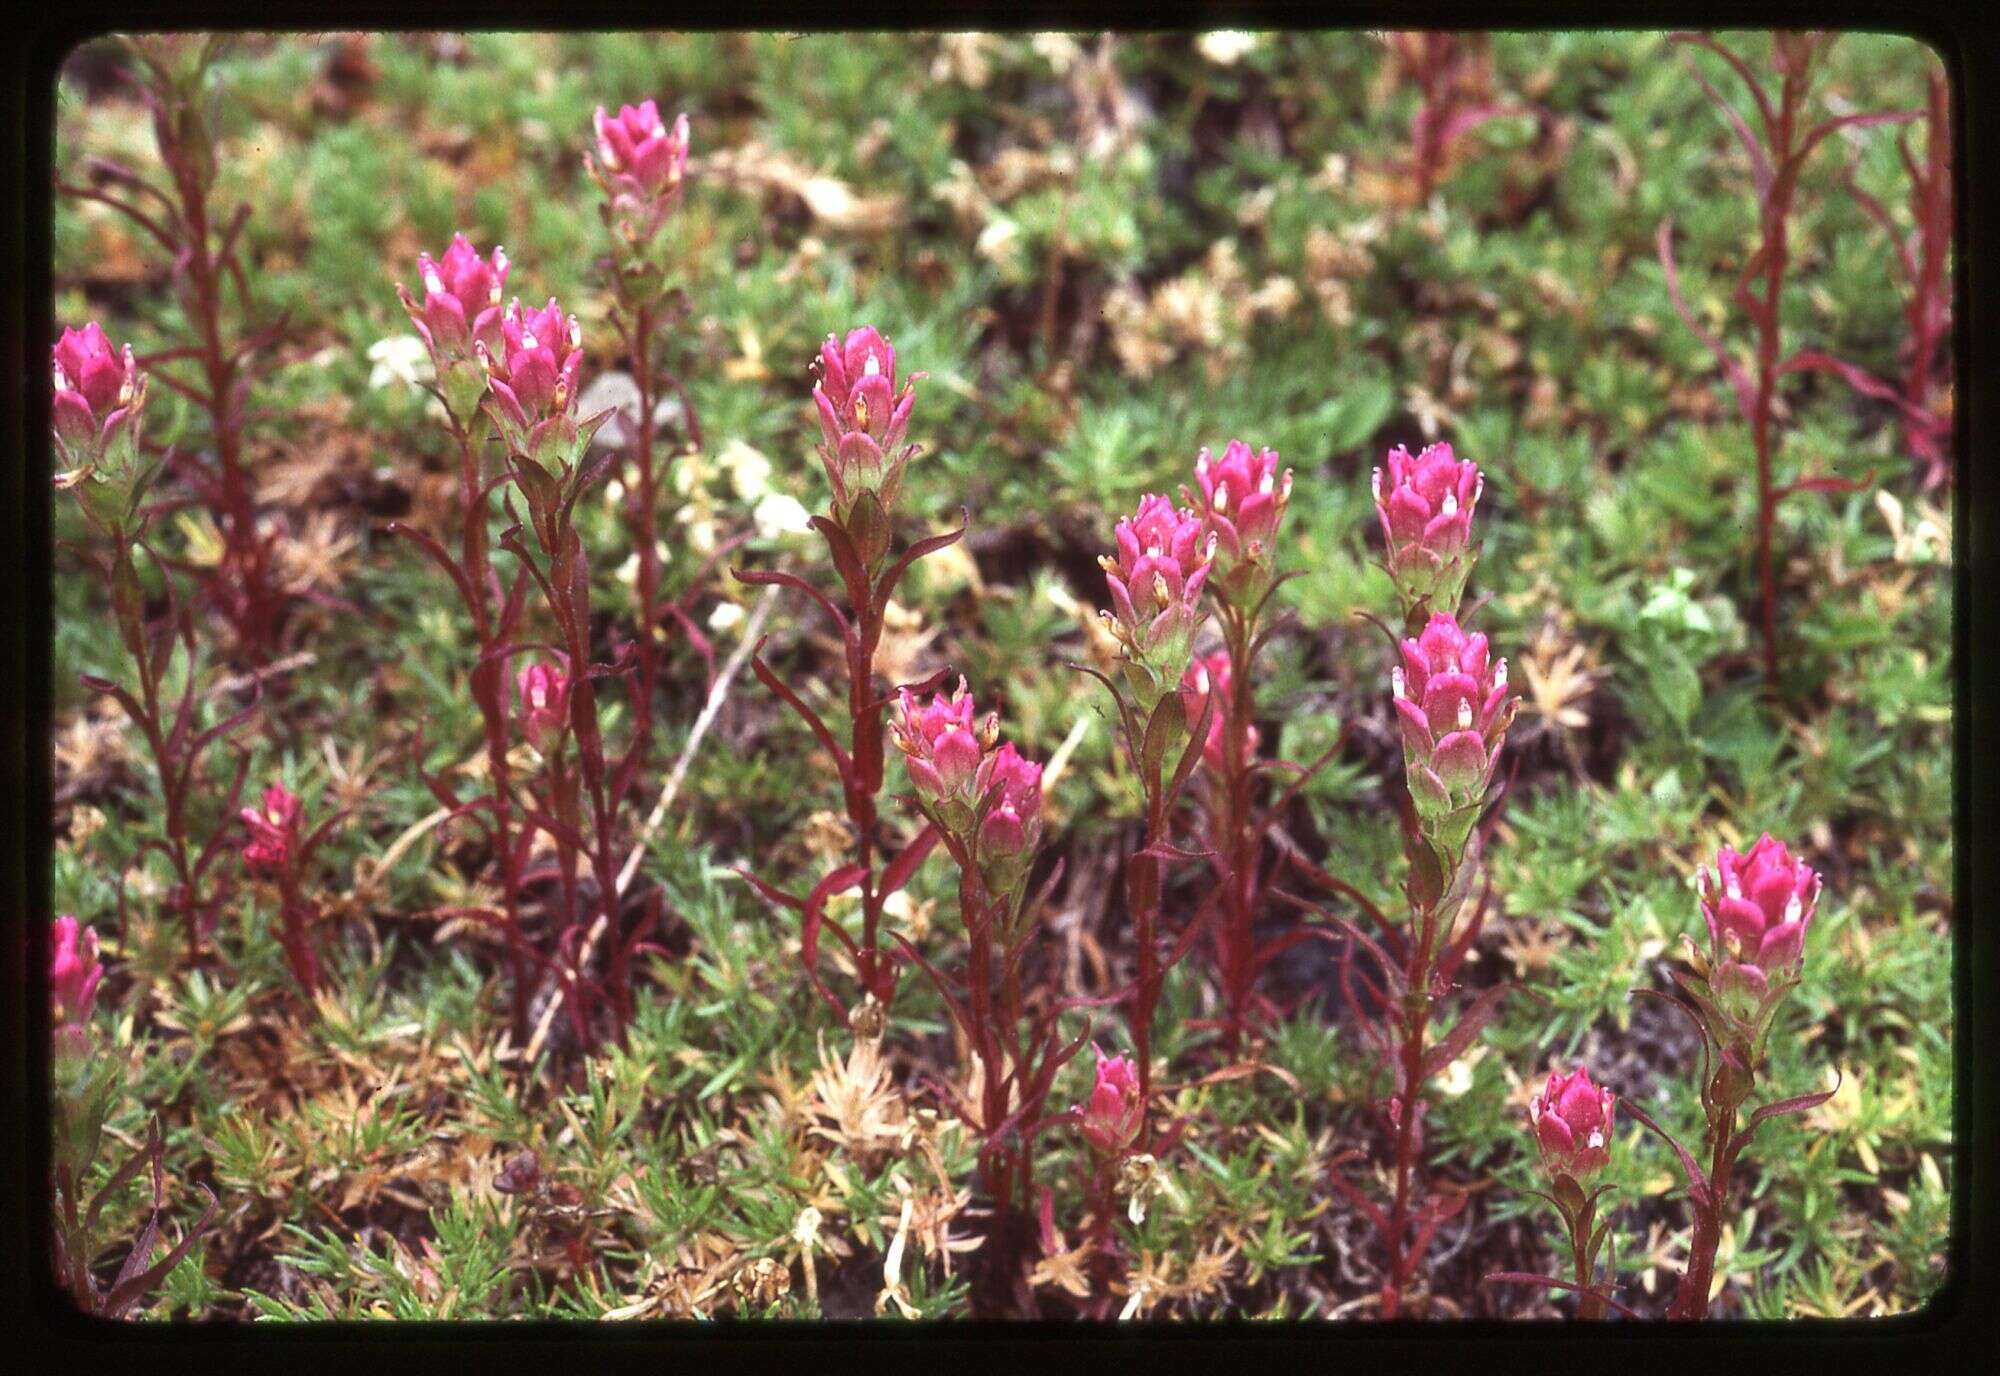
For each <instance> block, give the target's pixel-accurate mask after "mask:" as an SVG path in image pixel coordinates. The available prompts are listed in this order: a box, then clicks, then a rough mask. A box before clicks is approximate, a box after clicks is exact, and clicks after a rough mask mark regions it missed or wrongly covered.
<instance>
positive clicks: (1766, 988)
mask: <svg viewBox="0 0 2000 1376" xmlns="http://www.w3.org/2000/svg"><path fill="white" fill-rule="evenodd" d="M1695 882H1696V888H1697V891H1698V892H1699V894H1700V898H1701V913H1702V916H1703V918H1705V919H1706V920H1707V922H1708V935H1709V945H1710V958H1711V961H1712V967H1713V968H1712V970H1711V972H1710V975H1709V981H1710V985H1711V987H1712V988H1713V989H1714V990H1715V992H1716V995H1717V996H1718V999H1719V1001H1720V1003H1721V1005H1722V1007H1723V1009H1724V1010H1725V1011H1727V1012H1729V1013H1731V1014H1732V1015H1734V1016H1736V1017H1739V1018H1742V1019H1744V1020H1745V1021H1748V1022H1752V1023H1755V1022H1760V1021H1761V1020H1762V1018H1763V1015H1764V1014H1765V1013H1766V1012H1767V1011H1769V1009H1770V1007H1771V1006H1772V1005H1773V1004H1774V1003H1775V1002H1776V998H1777V995H1779V994H1781V993H1783V992H1784V988H1785V987H1787V986H1789V984H1790V983H1791V982H1793V981H1795V980H1796V979H1797V978H1798V974H1799V971H1800V969H1801V967H1802V966H1803V964H1804V960H1805V940H1806V931H1807V929H1808V928H1809V927H1811V925H1812V920H1813V914H1814V911H1815V910H1816V907H1817V905H1818V903H1819V890H1820V878H1819V874H1818V873H1817V872H1816V871H1814V870H1813V868H1812V867H1811V866H1810V865H1807V864H1806V863H1805V862H1804V861H1802V860H1798V859H1796V858H1794V857H1793V855H1792V853H1791V852H1790V851H1789V850H1787V849H1786V848H1785V846H1784V844H1783V843H1782V842H1780V841H1776V840H1774V839H1772V837H1771V835H1770V833H1769V832H1766V833H1765V834H1764V835H1763V836H1761V837H1759V838H1758V840H1757V844H1755V845H1754V846H1752V847H1750V850H1749V852H1748V853H1747V854H1739V853H1737V852H1736V851H1735V850H1732V849H1731V848H1730V847H1728V846H1723V847H1722V848H1721V849H1720V850H1718V851H1717V852H1716V856H1715V872H1714V873H1713V874H1711V873H1710V872H1709V870H1708V869H1707V868H1706V867H1703V868H1702V869H1701V870H1700V871H1698V872H1697V875H1696V881H1695Z"/></svg>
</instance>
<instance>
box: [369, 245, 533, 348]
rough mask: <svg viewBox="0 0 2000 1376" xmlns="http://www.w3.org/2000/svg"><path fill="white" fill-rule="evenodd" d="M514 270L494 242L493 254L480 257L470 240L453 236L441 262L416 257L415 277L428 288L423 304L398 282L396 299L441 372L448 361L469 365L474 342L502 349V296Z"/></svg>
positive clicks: (426, 255)
mask: <svg viewBox="0 0 2000 1376" xmlns="http://www.w3.org/2000/svg"><path fill="white" fill-rule="evenodd" d="M510 266H511V265H510V264H509V263H508V261H507V250H506V249H504V248H501V247H500V246H499V245H497V244H496V245H494V247H493V256H492V257H491V258H490V259H489V258H482V257H480V256H479V250H477V249H475V248H474V247H473V246H472V241H471V240H469V239H467V238H466V237H465V236H464V235H463V234H454V235H452V236H451V245H450V246H449V247H448V248H446V249H445V251H444V257H443V258H441V259H433V258H432V257H431V256H430V254H428V253H420V254H418V255H417V276H418V278H419V279H420V280H421V281H422V282H423V287H424V299H423V301H422V302H421V303H419V302H418V301H417V300H416V299H415V298H413V297H412V296H411V295H410V290H409V288H408V287H405V286H404V285H403V284H402V283H401V282H398V283H397V284H396V295H397V296H398V297H400V298H401V299H402V302H403V309H404V310H406V311H408V312H409V313H410V323H411V324H412V325H415V326H416V328H417V333H418V334H419V335H421V336H423V341H424V345H425V347H427V348H428V349H429V350H430V351H431V358H432V359H433V360H434V361H435V362H436V363H437V365H438V371H439V372H440V373H442V372H443V371H444V368H445V366H446V365H447V364H449V363H454V362H461V361H470V360H471V358H472V345H473V341H474V340H484V341H485V342H486V345H487V347H488V348H490V349H497V348H499V347H500V345H501V334H500V297H501V293H502V292H503V291H505V289H506V286H507V271H508V268H509V267H510Z"/></svg>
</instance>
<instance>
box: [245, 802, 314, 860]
mask: <svg viewBox="0 0 2000 1376" xmlns="http://www.w3.org/2000/svg"><path fill="white" fill-rule="evenodd" d="M300 812H301V809H300V805H299V800H298V796H297V795H296V794H294V793H293V792H292V791H291V790H290V789H288V788H286V787H285V786H284V785H283V784H272V785H271V786H270V787H269V788H267V789H265V790H264V806H263V809H262V810H261V811H260V810H259V809H257V808H254V807H246V808H244V809H243V810H242V812H241V813H239V814H238V815H239V816H240V817H241V818H242V819H243V825H244V827H245V828H247V829H248V831H249V833H250V834H249V837H248V838H247V839H246V840H245V842H244V845H243V863H244V864H245V865H247V866H249V868H250V870H251V872H252V873H253V874H263V875H275V874H277V873H278V872H279V871H281V870H283V869H284V868H285V866H286V865H288V864H289V863H291V859H292V855H293V853H294V852H295V851H296V850H297V848H298V843H299V820H300Z"/></svg>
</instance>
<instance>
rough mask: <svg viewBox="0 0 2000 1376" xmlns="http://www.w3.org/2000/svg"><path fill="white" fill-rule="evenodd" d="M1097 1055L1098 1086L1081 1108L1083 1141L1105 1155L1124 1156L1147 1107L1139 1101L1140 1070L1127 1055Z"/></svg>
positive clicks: (1142, 1120)
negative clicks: (1122, 1154)
mask: <svg viewBox="0 0 2000 1376" xmlns="http://www.w3.org/2000/svg"><path fill="white" fill-rule="evenodd" d="M1091 1049H1092V1050H1093V1051H1095V1052H1096V1053H1097V1084H1096V1085H1095V1086H1094V1087H1093V1088H1092V1089H1091V1091H1090V1099H1089V1101H1088V1102H1087V1103H1085V1104H1084V1106H1083V1120H1082V1127H1083V1137H1084V1140H1085V1141H1086V1142H1088V1143H1090V1145H1091V1146H1092V1147H1094V1148H1096V1149H1097V1150H1098V1151H1101V1152H1103V1153H1104V1154H1105V1155H1107V1156H1116V1155H1119V1154H1121V1153H1123V1152H1124V1151H1125V1150H1126V1149H1127V1148H1128V1147H1130V1146H1131V1145H1132V1143H1133V1142H1135V1141H1137V1140H1138V1137H1139V1130H1140V1128H1142V1127H1143V1126H1145V1117H1146V1106H1145V1105H1144V1104H1142V1103H1140V1102H1139V1071H1138V1067H1136V1066H1135V1065H1133V1063H1132V1061H1131V1058H1130V1057H1127V1056H1122V1055H1121V1056H1107V1055H1105V1054H1104V1050H1103V1048H1102V1047H1095V1046H1094V1047H1092V1048H1091Z"/></svg>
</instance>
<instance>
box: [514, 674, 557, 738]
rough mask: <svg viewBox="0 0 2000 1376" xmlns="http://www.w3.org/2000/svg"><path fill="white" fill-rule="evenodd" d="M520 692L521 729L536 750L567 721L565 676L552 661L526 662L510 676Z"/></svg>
mask: <svg viewBox="0 0 2000 1376" xmlns="http://www.w3.org/2000/svg"><path fill="white" fill-rule="evenodd" d="M514 687H515V690H516V691H517V692H519V693H520V695H521V729H522V730H523V731H524V732H526V733H527V737H528V740H529V743H530V744H532V745H534V746H535V747H536V748H537V749H540V748H541V747H542V746H543V745H544V744H545V743H546V742H547V740H548V739H549V737H551V736H559V735H561V733H562V731H563V728H564V727H566V726H567V725H568V724H569V676H568V675H567V674H565V673H564V672H563V671H562V670H561V669H560V668H558V667H557V666H555V665H553V664H530V665H528V666H526V667H525V668H523V669H522V670H521V671H520V672H519V673H518V674H516V675H514Z"/></svg>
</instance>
